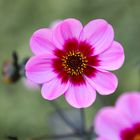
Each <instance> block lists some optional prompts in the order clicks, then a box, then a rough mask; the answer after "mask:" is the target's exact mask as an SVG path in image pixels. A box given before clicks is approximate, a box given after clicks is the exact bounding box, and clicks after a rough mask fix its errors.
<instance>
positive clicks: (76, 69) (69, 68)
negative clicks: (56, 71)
mask: <svg viewBox="0 0 140 140" xmlns="http://www.w3.org/2000/svg"><path fill="white" fill-rule="evenodd" d="M87 62H88V60H87V58H86V57H85V56H84V55H83V54H82V53H81V52H74V51H70V52H69V53H68V54H67V55H65V56H63V58H62V66H63V67H64V70H65V71H66V72H67V73H68V74H70V75H80V74H82V73H83V72H84V69H85V68H86V67H87Z"/></svg>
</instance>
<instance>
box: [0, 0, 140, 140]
mask: <svg viewBox="0 0 140 140" xmlns="http://www.w3.org/2000/svg"><path fill="white" fill-rule="evenodd" d="M69 17H74V18H77V19H79V20H81V21H82V23H83V24H86V23H87V22H88V21H90V20H92V19H96V18H104V19H106V20H107V21H108V22H110V23H111V24H112V25H113V27H114V30H115V39H116V40H117V41H119V42H121V43H122V44H123V47H124V49H125V56H126V59H125V64H124V65H123V67H122V68H121V69H119V70H118V71H116V72H115V73H116V74H117V76H118V78H119V86H118V89H117V91H116V92H115V93H114V94H112V95H110V96H102V97H101V96H98V97H97V100H96V102H95V103H94V104H93V105H92V106H91V107H90V108H87V109H86V117H87V124H88V126H89V125H91V124H92V121H93V120H92V119H93V117H94V114H95V112H96V111H97V110H98V109H99V108H100V107H101V106H102V103H101V102H103V104H104V105H112V104H113V103H114V101H115V100H116V98H117V97H118V96H119V95H120V94H121V93H122V92H125V91H136V90H139V89H140V55H139V54H140V1H139V0H0V60H1V61H0V68H1V69H2V64H3V62H4V61H5V60H6V59H10V58H11V53H12V51H13V50H15V51H17V53H18V55H19V59H20V61H22V59H23V58H24V57H26V56H30V55H31V51H30V49H29V39H30V36H31V35H32V33H33V32H34V31H35V30H37V29H39V28H43V27H48V26H49V25H50V24H51V23H52V22H53V21H55V20H59V19H64V18H69ZM1 79H2V77H1ZM57 102H59V103H60V105H61V106H62V107H63V108H70V106H69V105H68V104H67V103H66V102H65V101H64V98H63V97H60V98H59V99H57ZM52 112H53V108H52V106H51V104H50V102H48V101H45V100H44V99H43V98H42V97H41V95H40V91H39V90H33V91H32V90H29V89H27V88H26V87H25V86H24V85H23V83H22V80H20V81H19V82H17V83H15V84H12V85H7V84H5V83H3V81H2V80H1V81H0V140H4V137H5V136H6V135H17V136H19V137H20V139H23V140H25V139H28V138H30V137H32V136H39V135H43V134H49V133H51V132H52V129H50V125H49V123H48V120H49V117H50V116H51V115H52ZM71 115H72V114H71Z"/></svg>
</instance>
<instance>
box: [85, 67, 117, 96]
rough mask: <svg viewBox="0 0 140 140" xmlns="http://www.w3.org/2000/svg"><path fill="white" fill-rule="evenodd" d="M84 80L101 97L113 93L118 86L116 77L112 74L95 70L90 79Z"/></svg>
mask: <svg viewBox="0 0 140 140" xmlns="http://www.w3.org/2000/svg"><path fill="white" fill-rule="evenodd" d="M86 79H87V81H88V82H89V83H90V84H91V85H92V87H93V88H94V89H96V90H97V91H98V92H99V94H101V95H108V94H111V93H113V92H114V91H115V90H116V88H117V85H118V80H117V77H116V76H115V75H114V74H113V73H111V72H107V71H99V70H97V69H96V73H95V74H94V75H93V76H92V77H86Z"/></svg>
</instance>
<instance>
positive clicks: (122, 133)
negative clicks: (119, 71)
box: [95, 92, 140, 140]
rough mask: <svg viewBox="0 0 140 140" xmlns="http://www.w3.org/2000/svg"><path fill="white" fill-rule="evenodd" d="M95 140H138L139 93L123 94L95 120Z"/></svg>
mask: <svg viewBox="0 0 140 140" xmlns="http://www.w3.org/2000/svg"><path fill="white" fill-rule="evenodd" d="M95 131H96V133H97V135H98V136H99V138H98V139H97V140H140V92H130V93H129V92H128V93H124V94H123V95H121V96H120V98H119V99H118V100H117V102H116V104H115V107H104V108H102V109H101V110H100V111H99V112H98V113H97V116H96V118H95Z"/></svg>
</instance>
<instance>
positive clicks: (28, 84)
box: [22, 78, 39, 90]
mask: <svg viewBox="0 0 140 140" xmlns="http://www.w3.org/2000/svg"><path fill="white" fill-rule="evenodd" d="M22 83H23V84H24V86H25V87H26V88H27V89H30V90H38V89H39V84H36V83H34V82H33V81H31V80H29V79H27V78H23V79H22Z"/></svg>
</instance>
